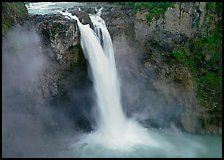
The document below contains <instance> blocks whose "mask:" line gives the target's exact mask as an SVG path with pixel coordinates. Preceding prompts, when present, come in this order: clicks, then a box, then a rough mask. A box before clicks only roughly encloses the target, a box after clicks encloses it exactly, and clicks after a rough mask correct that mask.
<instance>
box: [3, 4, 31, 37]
mask: <svg viewBox="0 0 224 160" xmlns="http://www.w3.org/2000/svg"><path fill="white" fill-rule="evenodd" d="M27 16H28V11H27V8H26V6H25V4H24V3H23V2H2V35H3V34H4V33H6V32H7V31H8V30H9V29H10V28H11V27H12V26H14V25H15V24H20V23H21V22H22V21H23V20H24V19H25V18H26V17H27Z"/></svg>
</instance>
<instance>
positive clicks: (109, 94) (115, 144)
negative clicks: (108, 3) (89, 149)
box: [61, 12, 158, 149]
mask: <svg viewBox="0 0 224 160" xmlns="http://www.w3.org/2000/svg"><path fill="white" fill-rule="evenodd" d="M61 13H62V14H63V15H65V16H66V17H67V18H72V19H75V20H77V23H78V27H79V31H80V34H81V46H82V48H83V51H84V54H85V57H86V58H87V60H88V62H89V64H90V67H91V71H92V77H93V82H94V89H95V92H96V96H97V107H98V112H99V115H98V118H97V128H96V131H94V132H93V133H91V134H89V135H88V136H87V137H88V138H90V139H92V140H94V141H95V142H97V143H99V144H101V145H104V146H106V147H109V148H113V149H118V148H122V149H124V148H125V149H128V148H129V147H132V146H134V145H139V144H144V145H150V146H158V144H157V142H156V141H155V140H153V139H152V138H151V137H150V136H149V134H148V132H147V131H146V129H145V128H143V127H142V126H141V125H140V124H138V123H137V122H135V121H133V120H130V119H127V118H126V116H125V115H124V113H123V111H122V106H121V100H120V87H119V81H118V76H117V71H116V65H115V59H114V51H113V45H112V40H111V37H110V34H109V32H108V30H107V27H106V25H105V22H104V20H103V19H102V18H101V17H100V16H99V14H96V15H90V19H91V21H92V23H93V25H94V30H95V32H94V31H93V30H92V29H91V28H90V26H89V25H83V24H82V23H81V22H80V21H79V19H78V18H77V17H76V16H72V15H71V14H70V13H68V12H61ZM101 42H102V43H101Z"/></svg>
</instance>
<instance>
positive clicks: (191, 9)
mask: <svg viewBox="0 0 224 160" xmlns="http://www.w3.org/2000/svg"><path fill="white" fill-rule="evenodd" d="M145 14H146V12H144V11H142V12H138V13H137V14H136V19H135V33H136V39H137V40H139V41H141V42H143V43H144V42H145V41H150V40H151V41H152V40H153V41H154V42H156V43H158V44H159V45H160V46H161V47H163V48H164V49H166V50H167V51H171V50H172V49H173V48H174V47H175V46H176V45H177V44H180V43H181V42H183V41H186V39H189V38H193V37H196V36H202V35H206V34H207V33H206V32H208V31H206V29H207V28H206V27H208V24H206V23H208V19H207V17H206V16H205V15H206V2H186V3H183V2H180V3H175V6H174V7H173V8H171V7H170V8H168V10H167V11H166V12H165V14H164V17H161V18H160V19H158V20H153V21H152V22H151V23H150V24H148V23H147V21H146V18H145Z"/></svg>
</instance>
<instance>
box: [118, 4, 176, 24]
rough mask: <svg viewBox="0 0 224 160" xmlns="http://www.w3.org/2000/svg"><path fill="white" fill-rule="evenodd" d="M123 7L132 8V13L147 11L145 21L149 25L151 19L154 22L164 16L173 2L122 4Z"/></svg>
mask: <svg viewBox="0 0 224 160" xmlns="http://www.w3.org/2000/svg"><path fill="white" fill-rule="evenodd" d="M121 4H123V5H125V6H130V7H133V9H134V11H135V12H137V11H141V10H147V11H148V12H147V14H146V19H147V22H148V23H150V22H151V21H152V19H153V18H155V19H156V20H157V19H159V18H160V17H161V16H163V15H164V13H165V12H166V10H167V8H168V7H173V6H174V4H175V3H174V2H122V3H121Z"/></svg>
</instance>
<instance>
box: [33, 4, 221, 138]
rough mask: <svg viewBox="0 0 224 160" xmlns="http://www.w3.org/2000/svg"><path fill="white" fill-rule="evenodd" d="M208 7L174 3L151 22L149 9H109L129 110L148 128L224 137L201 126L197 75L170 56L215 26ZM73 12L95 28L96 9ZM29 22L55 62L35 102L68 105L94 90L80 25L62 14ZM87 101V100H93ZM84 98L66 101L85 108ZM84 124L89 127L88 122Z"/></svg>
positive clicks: (106, 15) (217, 130)
mask: <svg viewBox="0 0 224 160" xmlns="http://www.w3.org/2000/svg"><path fill="white" fill-rule="evenodd" d="M205 7H206V3H205V2H196V3H193V2H192V3H175V6H174V7H173V8H168V10H167V11H166V12H165V14H164V17H161V18H159V19H158V20H155V19H153V20H152V21H151V22H150V23H148V22H147V20H146V18H145V14H146V12H145V11H141V12H137V13H136V14H134V13H133V12H132V9H130V8H126V7H121V6H110V5H108V6H104V9H103V13H102V18H103V19H104V20H105V22H106V24H107V26H108V29H109V32H110V34H111V37H112V39H113V45H114V50H115V58H116V62H117V68H118V72H119V75H120V78H121V91H122V103H123V107H124V110H125V112H126V113H127V114H128V115H132V116H134V117H136V119H138V120H140V121H142V123H143V124H144V125H145V126H155V127H165V128H176V127H177V128H181V129H183V130H185V131H187V132H191V133H215V134H217V133H221V131H220V127H217V126H215V127H213V129H208V128H206V127H204V126H202V123H203V121H204V120H203V117H202V114H203V112H205V111H204V110H203V107H201V106H200V104H199V102H198V99H197V98H196V93H195V92H196V86H195V85H194V83H193V80H192V75H191V73H190V71H189V70H188V68H186V67H185V66H184V65H182V64H179V63H178V64H177V63H174V61H173V59H172V58H171V57H170V52H171V51H172V50H173V49H174V48H175V47H176V46H178V45H179V44H181V43H182V42H187V41H190V40H191V39H192V38H195V37H200V36H203V35H207V34H208V32H209V30H211V29H212V28H214V26H213V25H210V24H209V23H210V20H209V19H208V17H206V14H207V13H206V8H205ZM69 11H70V12H72V13H73V14H75V15H76V16H78V17H79V18H80V20H81V22H82V23H84V24H90V25H91V22H90V19H89V18H88V12H92V13H93V12H94V10H93V8H92V7H84V8H82V11H79V10H78V9H75V8H74V9H70V10H69ZM214 17H215V16H214ZM29 20H30V21H32V25H34V26H36V27H37V30H38V32H39V33H40V35H41V36H42V43H43V46H44V47H45V48H48V49H47V52H46V53H47V55H48V57H49V58H50V59H51V62H52V65H51V67H49V69H48V70H47V71H46V72H45V74H43V75H42V76H41V81H42V84H43V85H41V86H40V87H39V88H38V89H36V90H35V92H34V93H35V94H36V96H35V97H36V101H37V102H38V103H45V102H46V101H48V100H49V99H53V100H52V101H56V100H57V101H58V99H60V98H61V99H63V100H62V101H64V100H65V99H69V97H70V96H71V94H74V93H72V90H80V89H82V90H83V89H84V90H85V89H86V88H89V87H91V82H90V80H89V79H88V74H87V62H86V60H85V58H84V55H83V53H82V49H81V47H80V41H79V38H80V36H79V31H78V28H77V25H76V21H68V20H67V19H66V18H64V16H62V15H59V14H57V15H34V16H31V17H30V18H29ZM213 21H214V22H215V21H216V18H214V19H213ZM127 80H128V81H127ZM83 96H86V95H85V94H83ZM52 97H53V98H52ZM54 97H55V98H54ZM62 97H63V98H62ZM86 97H87V99H86V98H85V101H91V97H89V98H88V95H87V96H86ZM78 99H79V100H78ZM81 100H82V98H80V97H79V96H77V97H76V98H75V100H68V101H66V103H69V105H71V103H77V104H79V105H80V103H81ZM59 104H60V103H59ZM54 105H57V104H56V103H54ZM82 105H84V106H86V104H81V105H80V106H82ZM76 109H77V108H76ZM136 112H137V113H139V115H141V116H140V117H139V116H138V115H136V114H135V113H136ZM158 116H159V117H162V118H161V119H159V118H158ZM80 123H82V124H83V123H84V125H86V127H87V128H88V127H89V126H88V124H86V121H85V120H84V122H83V119H81V122H80Z"/></svg>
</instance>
